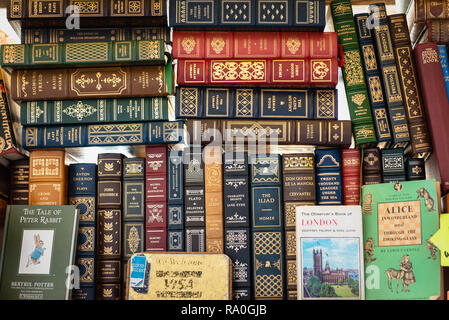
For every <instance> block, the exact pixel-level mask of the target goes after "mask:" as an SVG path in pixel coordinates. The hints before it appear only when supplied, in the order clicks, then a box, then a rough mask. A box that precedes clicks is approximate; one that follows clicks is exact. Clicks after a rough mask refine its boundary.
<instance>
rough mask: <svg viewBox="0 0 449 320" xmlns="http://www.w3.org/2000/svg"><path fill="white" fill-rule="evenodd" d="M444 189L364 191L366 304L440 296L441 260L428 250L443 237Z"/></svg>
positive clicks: (403, 186) (422, 185) (416, 185)
mask: <svg viewBox="0 0 449 320" xmlns="http://www.w3.org/2000/svg"><path fill="white" fill-rule="evenodd" d="M439 189H440V186H439V183H438V182H436V181H435V180H422V181H407V182H400V183H396V184H394V183H383V184H378V185H367V186H363V188H362V201H363V205H362V208H363V242H364V252H365V254H364V260H365V297H366V299H368V300H373V299H401V300H402V299H404V300H411V299H413V300H416V299H434V298H438V297H439V296H440V293H441V291H440V255H438V254H436V255H431V252H432V251H431V250H429V248H430V246H431V243H429V239H430V237H431V236H432V235H433V234H434V233H435V232H437V231H438V224H439V211H440V193H439ZM429 274H432V277H428V276H427V275H429Z"/></svg>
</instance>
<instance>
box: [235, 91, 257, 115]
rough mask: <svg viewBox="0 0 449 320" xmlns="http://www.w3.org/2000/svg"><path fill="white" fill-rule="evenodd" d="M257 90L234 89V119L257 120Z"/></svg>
mask: <svg viewBox="0 0 449 320" xmlns="http://www.w3.org/2000/svg"><path fill="white" fill-rule="evenodd" d="M259 95H260V89H259V88H236V89H235V94H234V99H235V103H234V110H233V114H232V115H233V117H234V118H245V119H248V118H259V113H260V101H259V98H260V97H259Z"/></svg>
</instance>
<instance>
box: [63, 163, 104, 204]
mask: <svg viewBox="0 0 449 320" xmlns="http://www.w3.org/2000/svg"><path fill="white" fill-rule="evenodd" d="M96 174H97V165H96V164H95V163H74V164H71V165H70V166H69V191H68V193H69V196H74V195H95V194H96V191H97V185H96Z"/></svg>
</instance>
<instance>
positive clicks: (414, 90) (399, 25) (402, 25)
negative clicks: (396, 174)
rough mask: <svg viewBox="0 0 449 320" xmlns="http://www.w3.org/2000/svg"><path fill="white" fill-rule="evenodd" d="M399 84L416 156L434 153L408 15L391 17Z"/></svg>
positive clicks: (389, 21)
mask: <svg viewBox="0 0 449 320" xmlns="http://www.w3.org/2000/svg"><path fill="white" fill-rule="evenodd" d="M388 23H389V26H390V34H391V40H392V43H393V49H394V55H395V58H396V65H397V67H398V73H399V82H400V84H401V90H402V95H403V97H404V99H403V102H404V108H405V115H406V117H407V122H408V126H409V130H410V142H411V146H412V153H413V154H414V155H418V154H426V153H430V152H431V151H432V144H431V141H430V133H429V130H428V129H427V122H426V116H425V111H424V106H423V103H422V97H421V89H420V87H419V83H418V76H417V74H416V66H415V60H414V59H413V50H412V46H411V42H410V34H409V32H408V28H407V20H406V16H405V14H396V15H390V16H388Z"/></svg>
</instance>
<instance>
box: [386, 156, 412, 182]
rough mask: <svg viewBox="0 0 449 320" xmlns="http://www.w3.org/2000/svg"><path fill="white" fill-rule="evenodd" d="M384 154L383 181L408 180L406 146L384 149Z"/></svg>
mask: <svg viewBox="0 0 449 320" xmlns="http://www.w3.org/2000/svg"><path fill="white" fill-rule="evenodd" d="M381 155H382V182H384V183H387V182H395V183H397V182H401V181H406V168H405V160H404V148H396V149H383V150H381Z"/></svg>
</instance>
